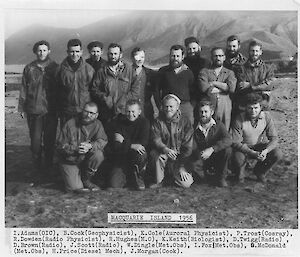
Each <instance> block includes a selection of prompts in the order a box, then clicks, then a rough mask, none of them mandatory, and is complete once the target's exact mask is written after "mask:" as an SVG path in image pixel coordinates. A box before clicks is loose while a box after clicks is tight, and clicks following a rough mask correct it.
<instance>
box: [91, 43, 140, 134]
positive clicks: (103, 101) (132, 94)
mask: <svg viewBox="0 0 300 257" xmlns="http://www.w3.org/2000/svg"><path fill="white" fill-rule="evenodd" d="M122 56H123V53H122V47H121V46H120V45H119V44H116V43H111V44H110V45H109V46H108V52H107V60H108V62H107V65H106V66H105V67H103V68H101V69H100V70H98V71H97V73H96V74H95V77H94V80H93V84H92V87H91V95H92V98H93V100H94V101H95V102H96V103H97V104H98V108H99V110H101V112H100V114H99V117H100V120H101V121H102V123H103V125H104V128H105V129H106V132H107V133H108V130H109V129H108V126H109V123H110V121H111V120H112V119H113V118H115V117H116V116H117V115H118V114H119V113H122V114H125V106H126V102H127V101H128V100H129V99H138V98H139V92H140V91H139V85H136V84H133V73H132V67H131V65H130V64H128V63H126V62H124V61H123V60H122Z"/></svg>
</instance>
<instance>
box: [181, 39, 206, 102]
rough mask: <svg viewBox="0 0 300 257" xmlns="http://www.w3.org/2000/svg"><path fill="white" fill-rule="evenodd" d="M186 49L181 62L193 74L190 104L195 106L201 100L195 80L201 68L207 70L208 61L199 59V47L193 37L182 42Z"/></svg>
mask: <svg viewBox="0 0 300 257" xmlns="http://www.w3.org/2000/svg"><path fill="white" fill-rule="evenodd" d="M184 45H185V48H186V57H185V58H184V60H183V62H184V63H185V64H186V65H187V66H188V67H189V68H190V70H191V71H192V72H193V74H194V85H193V87H192V93H191V102H192V105H193V106H195V105H196V103H197V102H198V101H199V100H200V98H202V97H201V96H203V95H201V93H200V92H199V87H198V83H197V78H198V74H199V72H200V70H202V69H203V68H209V66H210V61H209V60H207V59H205V58H203V57H201V55H200V53H201V45H200V43H199V41H198V40H197V39H196V38H195V37H188V38H186V39H185V40H184Z"/></svg>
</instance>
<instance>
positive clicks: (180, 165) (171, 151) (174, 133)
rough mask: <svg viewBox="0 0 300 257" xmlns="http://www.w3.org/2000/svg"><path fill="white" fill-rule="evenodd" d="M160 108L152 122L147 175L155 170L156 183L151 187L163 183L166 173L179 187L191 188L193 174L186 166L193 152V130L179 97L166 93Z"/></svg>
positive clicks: (151, 186) (156, 186)
mask: <svg viewBox="0 0 300 257" xmlns="http://www.w3.org/2000/svg"><path fill="white" fill-rule="evenodd" d="M162 104H163V111H162V112H161V113H160V116H159V117H158V118H157V119H156V120H155V121H154V124H153V125H152V129H151V130H152V135H151V143H152V144H153V146H154V149H153V150H152V151H151V153H150V160H149V165H148V168H149V170H148V171H149V175H151V173H152V174H153V173H154V177H155V178H154V180H155V183H154V184H152V185H150V188H158V187H160V186H161V185H162V182H163V181H164V178H165V177H166V175H169V176H170V177H171V178H172V180H173V181H174V182H175V183H176V184H177V185H179V186H181V187H185V188H187V187H190V186H191V184H192V183H193V177H192V175H191V174H190V173H189V172H188V171H187V170H186V169H185V163H186V160H187V157H188V156H189V155H190V154H191V152H192V147H193V129H192V125H191V122H190V120H189V119H188V118H187V117H186V116H184V115H182V114H181V111H180V110H179V106H180V99H179V98H178V97H177V96H176V95H174V94H167V95H166V96H165V97H164V98H163V100H162Z"/></svg>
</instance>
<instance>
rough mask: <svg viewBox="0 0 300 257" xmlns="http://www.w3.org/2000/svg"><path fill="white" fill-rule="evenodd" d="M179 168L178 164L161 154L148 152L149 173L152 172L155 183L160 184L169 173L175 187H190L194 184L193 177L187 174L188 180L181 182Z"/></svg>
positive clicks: (154, 151) (153, 151)
mask: <svg viewBox="0 0 300 257" xmlns="http://www.w3.org/2000/svg"><path fill="white" fill-rule="evenodd" d="M179 167H180V165H179V162H178V161H176V160H175V161H173V160H171V159H170V158H168V156H167V155H166V154H161V153H159V152H158V151H156V150H152V151H151V152H150V158H149V171H150V172H153V171H154V177H155V178H154V179H155V183H161V182H162V181H163V180H164V178H165V176H166V172H169V175H171V177H172V178H173V179H174V182H175V183H176V184H177V185H179V186H180V187H184V188H188V187H190V186H191V185H192V184H193V182H194V180H193V176H192V175H191V174H190V173H189V175H188V179H187V180H186V181H184V180H182V179H181V177H180V173H179Z"/></svg>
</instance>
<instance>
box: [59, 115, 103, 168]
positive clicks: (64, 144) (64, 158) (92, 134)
mask: <svg viewBox="0 0 300 257" xmlns="http://www.w3.org/2000/svg"><path fill="white" fill-rule="evenodd" d="M86 141H89V142H90V143H91V144H92V145H93V148H92V149H91V150H90V151H92V152H95V151H103V149H104V147H105V145H106V144H107V136H106V134H105V132H104V129H103V126H102V123H101V121H99V120H95V121H94V122H93V123H91V124H88V125H83V124H81V122H80V118H79V117H77V118H72V119H70V120H68V121H67V123H66V124H65V125H64V126H63V128H62V130H61V133H60V135H59V138H58V141H57V151H58V154H59V157H60V159H61V162H63V163H70V164H78V163H80V162H81V161H83V160H84V158H85V155H84V154H79V153H78V146H79V145H80V143H82V142H86Z"/></svg>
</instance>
